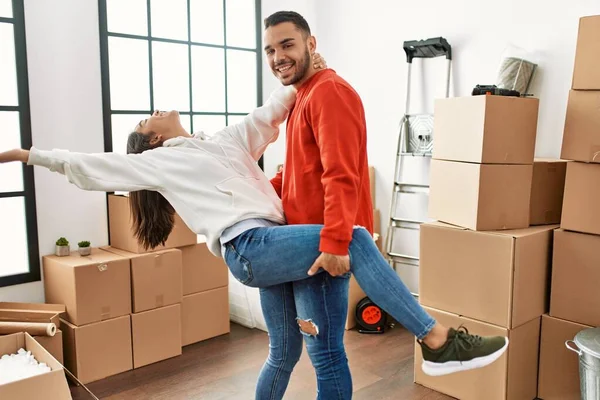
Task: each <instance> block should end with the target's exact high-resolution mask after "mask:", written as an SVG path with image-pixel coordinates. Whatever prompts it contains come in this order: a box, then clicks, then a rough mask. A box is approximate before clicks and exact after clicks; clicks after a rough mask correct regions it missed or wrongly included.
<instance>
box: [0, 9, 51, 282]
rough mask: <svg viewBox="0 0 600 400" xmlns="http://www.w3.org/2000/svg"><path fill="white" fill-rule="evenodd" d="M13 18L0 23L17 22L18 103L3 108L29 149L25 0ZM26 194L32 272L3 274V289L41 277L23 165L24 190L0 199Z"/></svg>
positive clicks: (31, 184)
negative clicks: (14, 119) (13, 116)
mask: <svg viewBox="0 0 600 400" xmlns="http://www.w3.org/2000/svg"><path fill="white" fill-rule="evenodd" d="M12 14H13V16H12V18H5V17H0V23H10V24H13V25H14V38H15V60H16V64H17V66H16V67H17V68H16V69H17V96H18V101H19V105H18V106H2V105H0V111H16V112H18V113H19V124H20V128H21V147H22V148H24V149H29V148H30V147H31V146H32V138H31V111H30V105H29V77H28V70H27V41H26V40H25V9H24V5H23V0H12ZM14 197H23V198H24V201H25V223H26V232H27V248H28V257H29V272H26V273H22V274H15V275H7V276H0V288H1V287H7V286H13V285H19V284H22V283H29V282H37V281H40V280H41V271H40V249H39V241H38V228H37V213H36V202H35V180H34V174H33V168H32V167H28V166H27V165H25V164H23V191H20V192H0V199H4V198H14Z"/></svg>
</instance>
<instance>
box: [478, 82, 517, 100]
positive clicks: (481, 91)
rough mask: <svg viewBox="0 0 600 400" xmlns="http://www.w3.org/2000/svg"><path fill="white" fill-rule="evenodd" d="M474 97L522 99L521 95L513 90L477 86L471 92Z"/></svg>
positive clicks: (491, 86)
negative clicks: (488, 96)
mask: <svg viewBox="0 0 600 400" xmlns="http://www.w3.org/2000/svg"><path fill="white" fill-rule="evenodd" d="M471 95H472V96H481V95H494V96H511V97H521V93H519V92H518V91H516V90H511V89H501V88H499V87H498V86H496V85H477V86H475V88H474V89H473V91H472V92H471Z"/></svg>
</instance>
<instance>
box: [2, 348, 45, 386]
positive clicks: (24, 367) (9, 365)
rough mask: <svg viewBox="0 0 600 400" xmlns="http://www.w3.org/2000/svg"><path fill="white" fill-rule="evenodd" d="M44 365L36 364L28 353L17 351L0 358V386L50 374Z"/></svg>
mask: <svg viewBox="0 0 600 400" xmlns="http://www.w3.org/2000/svg"><path fill="white" fill-rule="evenodd" d="M50 371H51V369H50V367H48V366H47V365H46V364H44V363H38V362H37V360H36V359H35V357H34V356H33V354H31V352H30V351H25V350H24V349H19V351H17V354H10V355H9V354H5V355H3V356H2V357H0V385H4V384H7V383H10V382H14V381H18V380H21V379H26V378H30V377H32V376H36V375H41V374H44V373H46V372H50Z"/></svg>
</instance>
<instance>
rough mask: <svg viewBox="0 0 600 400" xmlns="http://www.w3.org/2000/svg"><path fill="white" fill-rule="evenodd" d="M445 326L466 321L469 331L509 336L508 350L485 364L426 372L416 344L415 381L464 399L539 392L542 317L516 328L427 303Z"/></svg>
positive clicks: (505, 398)
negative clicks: (454, 370) (448, 371)
mask: <svg viewBox="0 0 600 400" xmlns="http://www.w3.org/2000/svg"><path fill="white" fill-rule="evenodd" d="M426 310H427V311H428V312H429V313H430V314H431V315H432V316H433V317H434V318H435V319H436V320H437V321H439V322H440V323H442V324H443V325H445V326H452V327H458V326H459V325H464V326H465V327H466V328H467V329H468V330H469V332H470V333H473V334H477V335H482V336H508V339H509V342H510V344H509V345H508V349H507V350H506V353H504V354H503V355H502V357H500V358H499V359H498V360H496V361H495V362H494V363H492V364H490V365H488V366H487V367H484V368H479V369H475V370H470V371H465V372H458V373H455V374H450V375H445V376H438V377H433V376H428V375H425V374H424V373H423V370H422V369H421V364H422V361H423V357H422V353H421V349H420V346H419V344H418V343H416V344H415V382H416V383H418V384H420V385H423V386H426V387H428V388H430V389H433V390H436V391H438V392H441V393H444V394H447V395H449V396H452V397H456V398H457V399H461V400H482V399H486V400H500V399H502V400H531V399H535V397H536V393H537V375H538V350H539V345H540V319H541V318H540V317H538V318H535V319H533V320H531V321H529V322H527V323H525V324H523V325H521V326H519V327H517V328H515V329H506V328H500V327H498V326H495V325H490V324H487V323H485V322H480V321H476V320H474V319H470V318H466V317H461V316H458V315H455V314H451V313H447V312H444V311H440V310H435V309H432V308H429V307H426Z"/></svg>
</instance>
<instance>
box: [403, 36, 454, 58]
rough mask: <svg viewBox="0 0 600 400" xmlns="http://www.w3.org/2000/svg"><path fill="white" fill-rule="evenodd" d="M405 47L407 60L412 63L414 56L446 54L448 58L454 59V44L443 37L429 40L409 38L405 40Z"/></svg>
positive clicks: (428, 56) (432, 56) (430, 56)
mask: <svg viewBox="0 0 600 400" xmlns="http://www.w3.org/2000/svg"><path fill="white" fill-rule="evenodd" d="M403 47H404V52H405V53H406V61H407V62H408V63H409V64H411V63H412V60H413V58H435V57H440V56H446V59H448V60H452V46H450V43H448V41H447V40H446V39H444V38H443V37H437V38H431V39H427V40H409V41H406V42H404V45H403Z"/></svg>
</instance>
